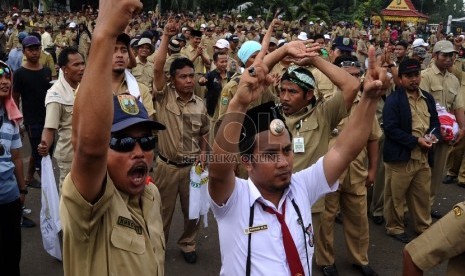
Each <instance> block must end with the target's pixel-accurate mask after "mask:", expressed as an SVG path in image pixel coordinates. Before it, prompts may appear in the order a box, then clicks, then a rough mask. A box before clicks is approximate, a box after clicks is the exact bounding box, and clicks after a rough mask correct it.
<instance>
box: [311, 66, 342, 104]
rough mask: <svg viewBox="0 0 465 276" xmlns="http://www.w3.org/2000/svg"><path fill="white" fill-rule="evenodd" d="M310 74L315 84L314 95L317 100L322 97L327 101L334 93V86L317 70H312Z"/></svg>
mask: <svg viewBox="0 0 465 276" xmlns="http://www.w3.org/2000/svg"><path fill="white" fill-rule="evenodd" d="M311 72H312V75H313V77H314V78H315V82H316V88H317V91H316V93H315V95H316V96H317V98H319V97H323V98H325V99H327V98H329V97H331V96H332V95H333V93H334V91H336V90H335V88H336V86H335V85H334V84H333V82H332V81H331V80H330V79H329V78H328V77H327V76H326V75H325V74H323V72H321V71H320V70H319V69H317V68H312V69H311Z"/></svg>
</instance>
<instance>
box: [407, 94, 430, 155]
mask: <svg viewBox="0 0 465 276" xmlns="http://www.w3.org/2000/svg"><path fill="white" fill-rule="evenodd" d="M407 99H408V103H409V105H410V111H411V113H412V136H415V137H424V136H425V134H426V131H427V130H428V129H429V122H430V117H431V114H430V113H429V111H428V106H427V104H426V100H423V99H426V97H425V96H424V95H423V93H422V92H421V91H420V95H419V96H418V98H415V96H413V95H411V94H408V93H407ZM410 158H411V159H413V160H418V161H420V162H422V163H427V162H428V153H427V152H425V151H422V150H421V148H420V146H419V145H417V146H415V148H413V150H412V151H411V153H410Z"/></svg>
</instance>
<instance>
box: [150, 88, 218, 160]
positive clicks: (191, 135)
mask: <svg viewBox="0 0 465 276" xmlns="http://www.w3.org/2000/svg"><path fill="white" fill-rule="evenodd" d="M155 95H156V96H155V101H156V108H157V119H158V121H159V122H160V123H162V124H164V125H165V126H166V130H164V131H160V132H159V133H158V148H159V150H160V154H161V155H163V156H164V157H165V158H168V160H170V161H173V162H176V163H183V161H185V160H186V158H187V159H188V160H191V159H194V158H195V157H197V155H198V154H199V153H200V151H201V148H200V143H199V142H200V139H201V137H202V136H203V135H205V134H207V133H208V131H209V128H210V122H209V119H208V116H207V109H206V107H205V103H204V102H203V100H202V99H201V98H200V97H198V96H196V95H192V97H191V98H190V100H189V101H187V102H183V101H182V100H181V98H180V97H179V94H178V93H177V92H176V90H175V89H174V88H173V87H171V86H170V85H168V84H167V85H166V86H165V88H164V89H163V90H162V91H155Z"/></svg>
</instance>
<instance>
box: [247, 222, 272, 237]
mask: <svg viewBox="0 0 465 276" xmlns="http://www.w3.org/2000/svg"><path fill="white" fill-rule="evenodd" d="M263 230H268V225H267V224H263V225H258V226H252V227H249V228H246V229H244V234H246V235H248V234H253V233H255V232H259V231H263Z"/></svg>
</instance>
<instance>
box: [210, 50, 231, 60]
mask: <svg viewBox="0 0 465 276" xmlns="http://www.w3.org/2000/svg"><path fill="white" fill-rule="evenodd" d="M219 55H225V56H226V57H227V56H228V54H226V53H225V52H215V53H214V54H213V61H217V60H218V56H219Z"/></svg>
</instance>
